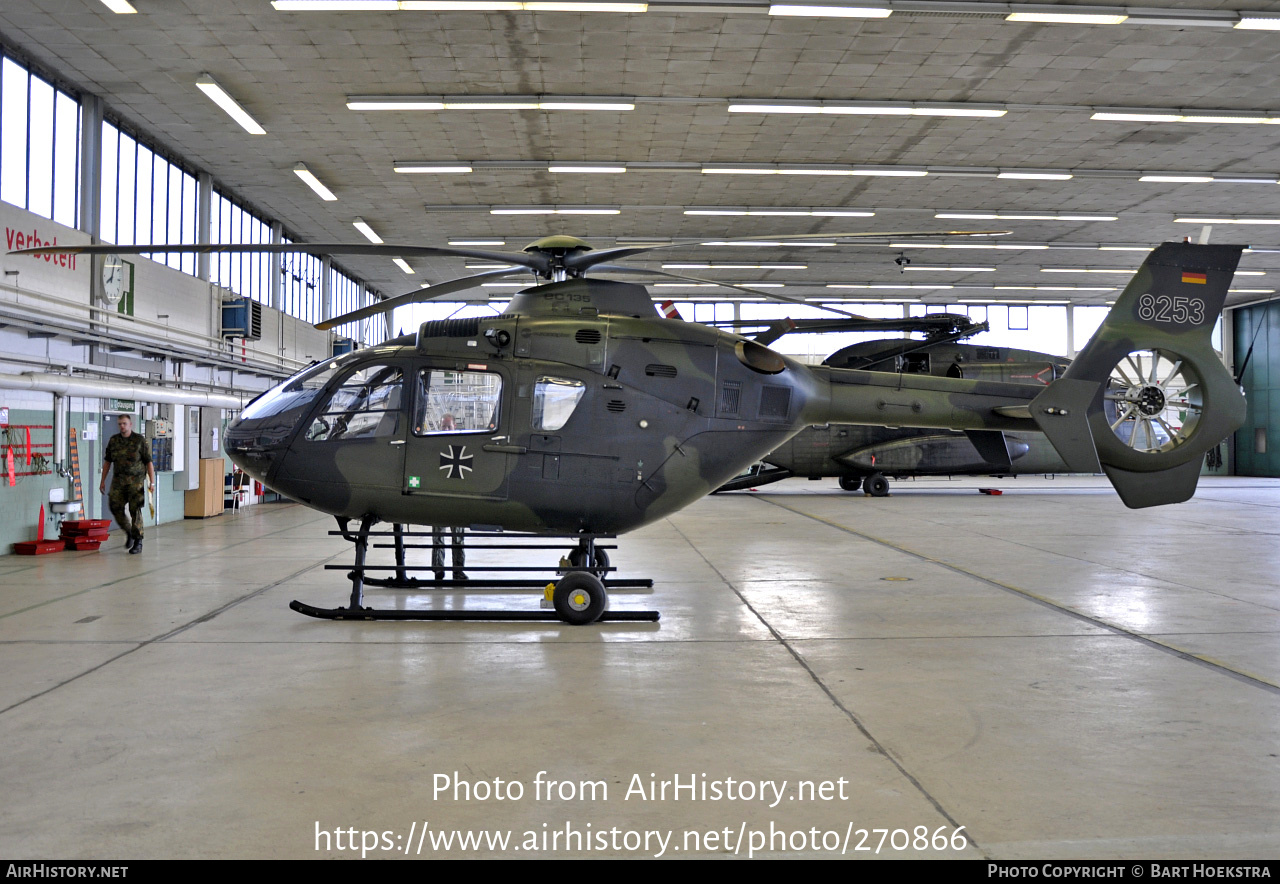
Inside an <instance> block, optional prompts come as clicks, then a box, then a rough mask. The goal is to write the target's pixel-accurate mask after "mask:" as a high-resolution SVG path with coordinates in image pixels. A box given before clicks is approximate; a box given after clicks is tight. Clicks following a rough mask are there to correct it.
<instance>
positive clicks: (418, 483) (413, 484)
mask: <svg viewBox="0 0 1280 884" xmlns="http://www.w3.org/2000/svg"><path fill="white" fill-rule="evenodd" d="M409 487H410V488H421V487H422V480H421V479H419V478H418V477H417V476H410V477H409Z"/></svg>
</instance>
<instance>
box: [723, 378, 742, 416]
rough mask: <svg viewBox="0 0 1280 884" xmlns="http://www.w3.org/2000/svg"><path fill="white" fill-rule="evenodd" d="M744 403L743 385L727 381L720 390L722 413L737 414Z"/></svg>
mask: <svg viewBox="0 0 1280 884" xmlns="http://www.w3.org/2000/svg"><path fill="white" fill-rule="evenodd" d="M741 401H742V384H740V383H738V382H737V381H725V382H724V386H723V387H721V388H720V413H721V414H737V413H738V407H739V404H740V403H741Z"/></svg>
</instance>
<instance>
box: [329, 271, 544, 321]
mask: <svg viewBox="0 0 1280 884" xmlns="http://www.w3.org/2000/svg"><path fill="white" fill-rule="evenodd" d="M527 270H528V268H525V267H504V268H502V269H501V270H486V271H485V272H483V273H476V274H473V275H472V276H461V277H458V278H457V279H450V280H448V281H446V282H441V283H437V284H435V285H433V286H429V287H428V288H425V289H414V290H413V291H411V292H409V293H407V294H403V295H397V296H396V297H394V298H387V299H386V300H383V301H378V302H377V303H375V304H370V305H369V306H368V307H361V308H360V309H359V310H352V311H351V312H350V313H344V314H342V315H341V316H335V317H334V318H332V319H326V320H324V321H323V322H317V323H316V328H317V329H319V330H320V331H328V330H329V329H331V328H335V327H337V326H339V325H344V324H345V323H348V322H355V321H356V320H359V319H365V318H367V317H369V316H377V315H378V314H379V313H386V312H387V311H388V310H394V309H396V308H397V307H405V306H407V305H409V304H420V303H422V302H424V301H430V300H433V299H434V298H439V297H441V296H442V295H451V294H453V293H454V292H461V291H464V290H466V289H470V288H475V287H476V286H478V285H479V284H480V283H481V282H482V281H484V280H486V279H492V278H494V277H499V276H515V275H517V274H520V273H525V272H527Z"/></svg>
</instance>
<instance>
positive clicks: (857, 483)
mask: <svg viewBox="0 0 1280 884" xmlns="http://www.w3.org/2000/svg"><path fill="white" fill-rule="evenodd" d="M861 487H862V477H861V476H841V477H840V488H841V489H842V490H844V491H857V490H858V489H859V488H861Z"/></svg>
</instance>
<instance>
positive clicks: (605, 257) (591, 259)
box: [564, 230, 1012, 272]
mask: <svg viewBox="0 0 1280 884" xmlns="http://www.w3.org/2000/svg"><path fill="white" fill-rule="evenodd" d="M1009 233H1012V231H1010V230H923V231H919V230H918V231H908V232H902V233H892V232H890V233H792V234H787V235H785V236H734V237H727V238H725V239H718V240H707V239H690V240H681V241H680V242H672V243H660V244H658V245H652V246H619V247H617V248H613V249H600V250H598V251H590V252H580V253H579V254H576V255H569V256H567V257H566V258H565V262H564V263H565V266H566V267H567V268H569V269H570V270H575V271H578V272H582V271H585V270H587V269H589V268H591V267H595V266H596V265H597V264H603V263H605V262H606V261H614V260H617V259H619V258H627V257H630V256H631V255H640V254H643V253H645V252H651V251H654V250H656V249H686V248H689V247H690V246H707V245H710V244H711V243H732V244H737V243H743V244H750V243H753V242H755V243H765V242H782V243H786V242H804V241H806V240H824V239H875V238H880V239H904V238H908V237H917V236H1006V235H1008V234H1009Z"/></svg>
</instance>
